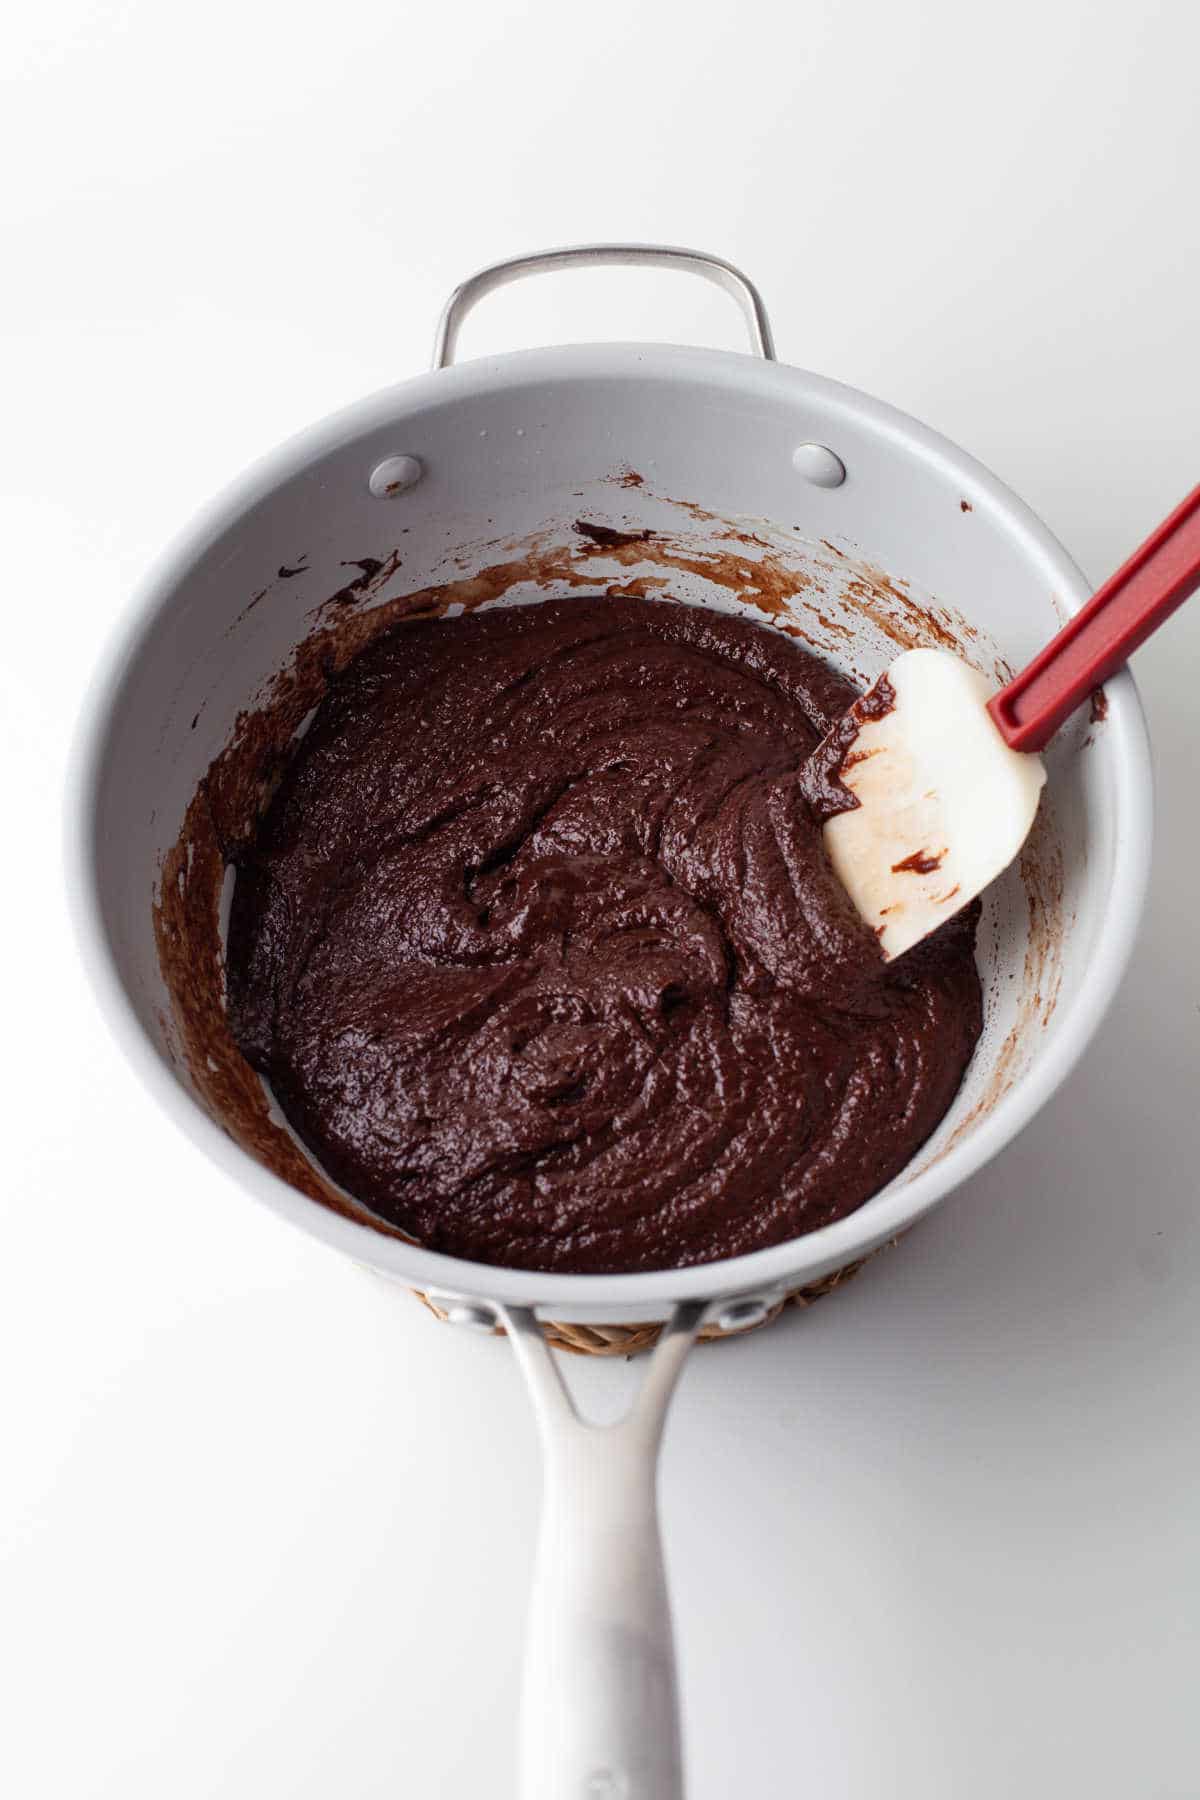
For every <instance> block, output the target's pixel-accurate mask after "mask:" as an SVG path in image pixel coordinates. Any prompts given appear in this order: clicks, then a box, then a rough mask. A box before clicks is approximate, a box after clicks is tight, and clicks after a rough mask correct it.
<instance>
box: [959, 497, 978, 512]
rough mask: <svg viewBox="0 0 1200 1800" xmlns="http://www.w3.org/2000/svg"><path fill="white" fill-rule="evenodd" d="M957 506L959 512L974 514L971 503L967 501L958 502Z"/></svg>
mask: <svg viewBox="0 0 1200 1800" xmlns="http://www.w3.org/2000/svg"><path fill="white" fill-rule="evenodd" d="M958 505H959V511H960V512H974V511H975V508H974V507H973V506H972V505H971V502H970V501H969V500H960V501H959V503H958Z"/></svg>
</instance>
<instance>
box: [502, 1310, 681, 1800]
mask: <svg viewBox="0 0 1200 1800" xmlns="http://www.w3.org/2000/svg"><path fill="white" fill-rule="evenodd" d="M704 1311H705V1308H704V1306H703V1304H701V1303H695V1304H688V1305H685V1306H680V1307H679V1308H677V1309H676V1311H675V1313H674V1315H673V1317H672V1318H671V1319H670V1320H669V1321H668V1323H667V1325H666V1326H665V1327H664V1329H663V1334H662V1337H661V1338H660V1340H659V1342H658V1345H657V1347H656V1348H655V1350H654V1352H653V1354H652V1356H651V1359H650V1366H649V1369H648V1370H647V1373H646V1378H645V1381H644V1384H643V1386H642V1388H641V1391H640V1393H639V1394H638V1396H637V1398H636V1400H635V1401H634V1404H633V1406H632V1408H631V1410H630V1411H629V1413H628V1414H627V1415H626V1416H625V1418H623V1419H622V1420H621V1421H620V1423H619V1424H616V1425H608V1426H595V1425H589V1424H587V1423H585V1422H584V1421H583V1420H582V1419H581V1418H580V1417H579V1415H578V1413H577V1412H576V1411H575V1408H574V1406H573V1405H572V1402H571V1399H570V1396H569V1395H568V1393H567V1390H566V1387H565V1386H564V1384H563V1380H562V1376H561V1375H560V1373H559V1370H558V1367H557V1365H556V1364H555V1361H554V1353H553V1351H552V1350H551V1349H550V1347H549V1345H548V1344H547V1343H546V1340H545V1338H544V1337H543V1335H542V1331H541V1327H540V1326H539V1325H538V1323H537V1320H536V1319H535V1317H534V1315H533V1313H532V1312H531V1311H530V1310H528V1309H527V1308H524V1307H508V1308H505V1309H502V1310H501V1315H500V1316H501V1319H502V1321H503V1323H504V1325H505V1326H506V1328H507V1330H508V1333H509V1335H510V1337H511V1338H512V1341H513V1345H514V1347H515V1349H516V1353H517V1360H518V1362H519V1363H520V1365H521V1368H522V1370H523V1372H524V1375H525V1379H526V1381H527V1382H528V1384H529V1390H530V1393H531V1395H532V1397H533V1403H534V1407H535V1409H536V1411H537V1416H538V1423H539V1426H540V1428H541V1434H542V1443H543V1447H544V1451H545V1458H546V1468H545V1488H546V1492H545V1511H544V1514H543V1518H542V1530H541V1540H540V1543H539V1547H538V1560H537V1570H536V1574H535V1577H534V1588H533V1599H532V1603H531V1608H530V1619H529V1636H528V1642H527V1647H526V1660H525V1687H524V1694H523V1697H522V1709H521V1781H520V1787H519V1794H520V1800H682V1796H683V1772H682V1755H681V1748H680V1735H679V1705H678V1697H677V1693H676V1685H675V1649H674V1642H673V1638H672V1631H671V1612H670V1605H669V1602H668V1599H667V1586H666V1579H665V1576H664V1573H663V1561H662V1544H661V1541H660V1538H659V1531H658V1501H657V1471H658V1446H659V1443H660V1440H661V1438H662V1430H663V1423H664V1421H665V1419H666V1413H667V1406H668V1404H669V1402H670V1399H671V1394H672V1392H673V1390H674V1387H675V1382H676V1380H677V1378H678V1375H679V1371H680V1369H681V1368H682V1366H683V1359H684V1357H685V1356H686V1355H687V1352H688V1350H689V1348H690V1346H691V1343H692V1340H693V1338H694V1337H695V1335H696V1330H697V1327H698V1326H699V1324H700V1321H701V1319H702V1317H703V1315H704Z"/></svg>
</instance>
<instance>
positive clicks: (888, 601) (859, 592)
mask: <svg viewBox="0 0 1200 1800" xmlns="http://www.w3.org/2000/svg"><path fill="white" fill-rule="evenodd" d="M861 566H862V571H863V572H862V574H861V576H859V577H858V579H856V580H854V581H850V582H848V583H847V585H846V588H845V592H846V593H847V594H848V595H850V596H851V597H852V598H853V600H854V601H855V603H856V605H857V607H858V610H859V611H860V612H861V613H863V614H864V615H865V616H866V617H867V618H868V619H870V621H871V623H872V624H873V625H875V626H876V627H877V629H878V630H880V631H882V632H883V634H884V636H885V637H889V638H891V640H892V642H893V643H895V644H899V645H900V646H901V648H902V649H904V650H915V649H917V648H918V646H919V645H922V644H926V645H927V644H929V643H930V642H931V641H932V643H933V644H934V645H940V646H941V647H942V648H943V649H946V650H953V651H954V652H955V654H956V655H959V656H961V655H962V654H963V638H964V637H975V636H976V635H977V633H976V632H975V631H974V628H973V627H971V626H970V625H967V624H966V623H965V621H963V620H961V619H958V618H956V617H955V615H954V614H953V613H951V612H950V610H949V608H947V607H944V606H934V605H932V604H930V605H923V604H922V602H921V601H919V600H914V599H913V598H912V596H911V594H905V593H902V592H901V590H900V587H899V586H898V585H897V583H896V582H894V581H892V580H891V578H890V577H889V576H887V575H885V574H884V573H883V571H882V569H876V568H873V567H872V566H871V564H870V563H864V564H862V565H861Z"/></svg>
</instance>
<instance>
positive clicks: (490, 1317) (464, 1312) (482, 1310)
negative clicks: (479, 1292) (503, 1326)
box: [446, 1300, 496, 1331]
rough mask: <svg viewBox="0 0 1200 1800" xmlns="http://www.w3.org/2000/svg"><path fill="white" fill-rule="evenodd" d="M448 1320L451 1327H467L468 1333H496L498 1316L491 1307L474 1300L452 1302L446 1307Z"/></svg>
mask: <svg viewBox="0 0 1200 1800" xmlns="http://www.w3.org/2000/svg"><path fill="white" fill-rule="evenodd" d="M446 1319H447V1321H448V1322H449V1324H451V1325H465V1326H466V1328H467V1330H468V1331H495V1329H496V1315H495V1313H494V1312H493V1311H492V1309H491V1307H490V1306H480V1305H479V1304H478V1303H477V1302H476V1301H474V1300H451V1301H449V1302H448V1304H447V1305H446Z"/></svg>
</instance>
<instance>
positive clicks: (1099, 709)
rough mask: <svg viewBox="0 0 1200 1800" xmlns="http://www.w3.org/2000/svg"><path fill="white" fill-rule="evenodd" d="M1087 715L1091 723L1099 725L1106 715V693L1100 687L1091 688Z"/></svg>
mask: <svg viewBox="0 0 1200 1800" xmlns="http://www.w3.org/2000/svg"><path fill="white" fill-rule="evenodd" d="M1088 717H1089V718H1090V719H1091V721H1092V724H1093V725H1099V724H1101V723H1102V722H1103V720H1105V719H1107V717H1108V695H1107V694H1106V693H1105V691H1104V689H1103V688H1102V687H1098V688H1093V689H1092V701H1091V707H1090V709H1089V712H1088Z"/></svg>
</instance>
